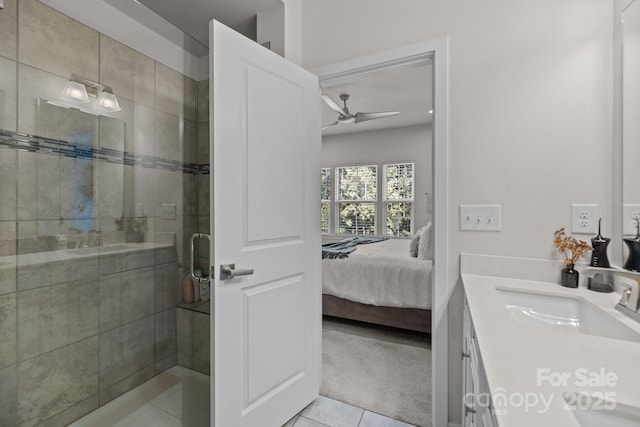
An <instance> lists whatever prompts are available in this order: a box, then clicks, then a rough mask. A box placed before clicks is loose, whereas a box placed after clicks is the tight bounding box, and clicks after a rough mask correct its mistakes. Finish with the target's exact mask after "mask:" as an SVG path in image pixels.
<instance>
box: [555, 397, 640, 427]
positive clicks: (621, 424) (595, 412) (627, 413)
mask: <svg viewBox="0 0 640 427" xmlns="http://www.w3.org/2000/svg"><path fill="white" fill-rule="evenodd" d="M563 397H564V400H565V402H567V405H569V407H570V408H571V409H572V412H573V415H574V416H575V417H576V421H578V423H579V424H580V426H581V427H602V426H607V427H637V426H639V425H640V408H636V407H634V406H629V405H624V404H621V403H616V402H607V401H603V399H602V396H601V395H597V396H591V395H589V394H584V393H580V394H578V393H564V395H563Z"/></svg>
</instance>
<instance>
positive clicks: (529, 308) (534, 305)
mask: <svg viewBox="0 0 640 427" xmlns="http://www.w3.org/2000/svg"><path fill="white" fill-rule="evenodd" d="M496 291H498V294H499V295H500V298H502V301H503V302H504V306H505V308H506V309H507V311H508V312H509V313H510V314H511V316H512V317H513V318H514V320H516V321H517V322H518V323H520V324H522V325H525V326H534V325H535V326H543V327H548V328H551V329H555V330H562V331H566V332H568V333H578V334H585V335H596V336H600V337H606V338H613V339H619V340H625V341H636V342H640V334H638V333H636V332H635V331H633V330H632V329H631V328H629V327H627V326H626V325H624V324H622V323H620V322H619V321H617V320H616V319H614V318H612V317H611V316H610V315H608V314H607V313H605V312H604V311H602V310H601V309H599V308H598V307H596V306H595V305H593V304H591V303H590V302H588V301H586V300H585V299H583V298H580V297H568V296H561V295H551V294H544V293H537V292H530V291H520V290H514V289H505V288H496Z"/></svg>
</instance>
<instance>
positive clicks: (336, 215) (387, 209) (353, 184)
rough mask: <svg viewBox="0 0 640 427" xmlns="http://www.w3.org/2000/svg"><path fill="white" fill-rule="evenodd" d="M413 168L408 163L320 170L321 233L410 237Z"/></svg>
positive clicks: (412, 205) (413, 181)
mask: <svg viewBox="0 0 640 427" xmlns="http://www.w3.org/2000/svg"><path fill="white" fill-rule="evenodd" d="M378 169H382V173H381V174H378ZM414 169H415V166H414V163H409V162H405V163H386V164H382V165H381V166H378V165H364V166H339V167H336V168H335V169H333V168H322V169H320V193H321V196H320V200H321V201H320V203H321V221H322V222H321V230H322V233H324V234H329V233H337V234H364V235H379V236H390V237H410V236H411V235H412V233H413V226H414V224H413V223H414V219H413V217H414V196H415V194H414V192H415V189H414V186H415V178H414ZM334 171H335V178H334V176H333V174H332V172H334ZM333 191H335V193H333V194H335V196H333V195H332V192H333Z"/></svg>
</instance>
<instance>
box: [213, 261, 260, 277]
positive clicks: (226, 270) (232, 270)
mask: <svg viewBox="0 0 640 427" xmlns="http://www.w3.org/2000/svg"><path fill="white" fill-rule="evenodd" d="M251 274H253V268H238V269H236V265H235V264H222V265H220V280H228V279H233V278H235V277H238V276H249V275H251Z"/></svg>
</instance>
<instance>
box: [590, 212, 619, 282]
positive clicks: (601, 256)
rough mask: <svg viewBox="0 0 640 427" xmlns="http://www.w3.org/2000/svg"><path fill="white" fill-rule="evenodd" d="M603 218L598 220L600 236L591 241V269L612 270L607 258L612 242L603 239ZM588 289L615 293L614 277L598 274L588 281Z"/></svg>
mask: <svg viewBox="0 0 640 427" xmlns="http://www.w3.org/2000/svg"><path fill="white" fill-rule="evenodd" d="M601 226H602V218H600V219H599V220H598V235H597V236H596V237H594V238H593V239H591V246H593V251H591V262H590V263H589V265H590V266H591V267H601V268H610V267H611V264H609V258H608V257H607V247H608V246H609V242H610V241H611V239H610V238H608V237H602V232H601ZM587 288H588V289H591V290H592V291H596V292H613V277H612V275H611V274H607V273H598V274H596V275H595V277H593V278H589V280H588V281H587Z"/></svg>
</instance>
